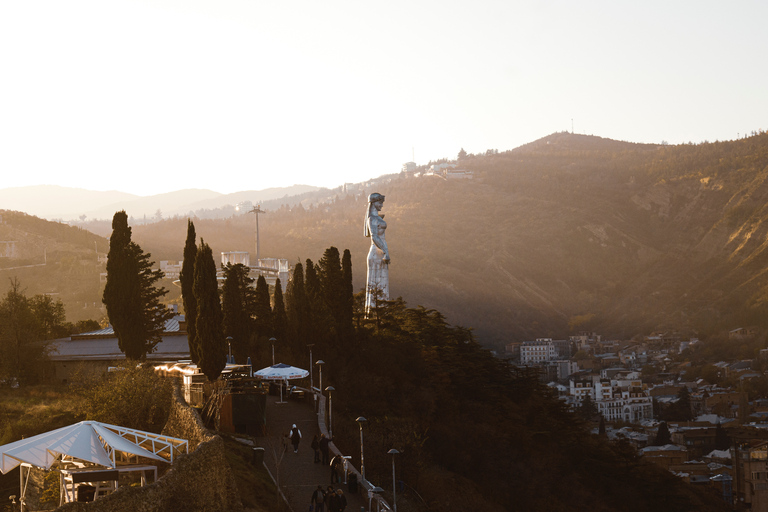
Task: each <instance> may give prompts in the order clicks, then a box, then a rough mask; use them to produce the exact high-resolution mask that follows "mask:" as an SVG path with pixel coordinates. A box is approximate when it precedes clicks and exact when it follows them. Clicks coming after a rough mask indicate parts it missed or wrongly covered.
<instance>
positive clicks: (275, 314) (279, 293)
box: [272, 278, 288, 341]
mask: <svg viewBox="0 0 768 512" xmlns="http://www.w3.org/2000/svg"><path fill="white" fill-rule="evenodd" d="M272 302H273V305H272V336H274V337H275V338H277V339H278V340H281V341H284V340H286V339H287V337H288V315H287V314H286V311H285V301H284V300H283V287H282V284H281V283H280V278H277V280H276V281H275V292H274V295H273V296H272Z"/></svg>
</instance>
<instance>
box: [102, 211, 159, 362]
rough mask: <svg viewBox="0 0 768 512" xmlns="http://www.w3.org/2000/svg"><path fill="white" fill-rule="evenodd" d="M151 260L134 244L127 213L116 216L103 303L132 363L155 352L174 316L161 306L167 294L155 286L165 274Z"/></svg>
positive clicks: (119, 342) (120, 342)
mask: <svg viewBox="0 0 768 512" xmlns="http://www.w3.org/2000/svg"><path fill="white" fill-rule="evenodd" d="M149 257H150V255H149V254H148V253H144V251H143V250H142V249H141V247H140V246H139V245H138V244H137V243H135V242H132V241H131V228H130V227H129V226H128V216H127V215H126V213H125V211H124V210H121V211H119V212H117V213H115V215H114V217H113V218H112V236H111V237H110V239H109V254H108V256H107V258H108V259H107V284H106V286H105V287H104V295H103V298H102V301H103V302H104V305H105V306H106V308H107V315H108V316H109V321H110V323H111V324H112V328H113V329H114V331H115V335H116V336H117V339H118V345H119V347H120V350H121V351H122V352H123V353H125V356H126V357H127V358H128V359H134V360H140V359H144V358H145V357H146V355H147V353H149V352H152V350H153V349H154V347H155V345H157V344H158V343H159V342H160V341H161V340H162V338H161V335H162V333H163V330H164V329H165V322H166V320H168V319H169V318H171V317H172V316H173V313H172V312H171V311H170V310H168V309H167V308H166V307H165V306H164V305H163V304H161V302H160V298H161V297H163V296H164V295H165V294H166V293H167V290H166V289H165V288H162V287H160V288H157V287H156V286H155V283H156V282H157V281H158V280H160V279H161V278H162V277H163V273H162V272H161V271H159V270H154V269H153V268H152V265H153V262H152V261H150V259H149Z"/></svg>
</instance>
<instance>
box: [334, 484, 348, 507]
mask: <svg viewBox="0 0 768 512" xmlns="http://www.w3.org/2000/svg"><path fill="white" fill-rule="evenodd" d="M346 508H347V497H346V496H344V491H342V490H341V489H336V512H344V509H346Z"/></svg>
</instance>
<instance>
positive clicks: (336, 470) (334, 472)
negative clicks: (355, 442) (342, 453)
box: [331, 455, 342, 484]
mask: <svg viewBox="0 0 768 512" xmlns="http://www.w3.org/2000/svg"><path fill="white" fill-rule="evenodd" d="M341 460H342V459H341V457H339V456H338V455H336V456H335V457H334V458H332V459H331V484H336V483H339V482H340V481H341V478H339V475H341V464H342V462H341Z"/></svg>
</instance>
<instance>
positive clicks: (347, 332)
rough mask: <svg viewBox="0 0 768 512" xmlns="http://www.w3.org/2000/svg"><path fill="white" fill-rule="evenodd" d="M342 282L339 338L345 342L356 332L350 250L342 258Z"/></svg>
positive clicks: (346, 250)
mask: <svg viewBox="0 0 768 512" xmlns="http://www.w3.org/2000/svg"><path fill="white" fill-rule="evenodd" d="M341 282H342V291H341V293H342V300H341V306H340V307H341V311H340V315H339V324H340V326H339V336H340V337H341V339H342V340H343V341H349V340H350V339H351V338H352V336H353V334H354V331H355V329H354V315H353V311H354V307H355V289H354V285H353V284H352V253H350V252H349V249H344V256H343V257H342V258H341Z"/></svg>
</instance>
